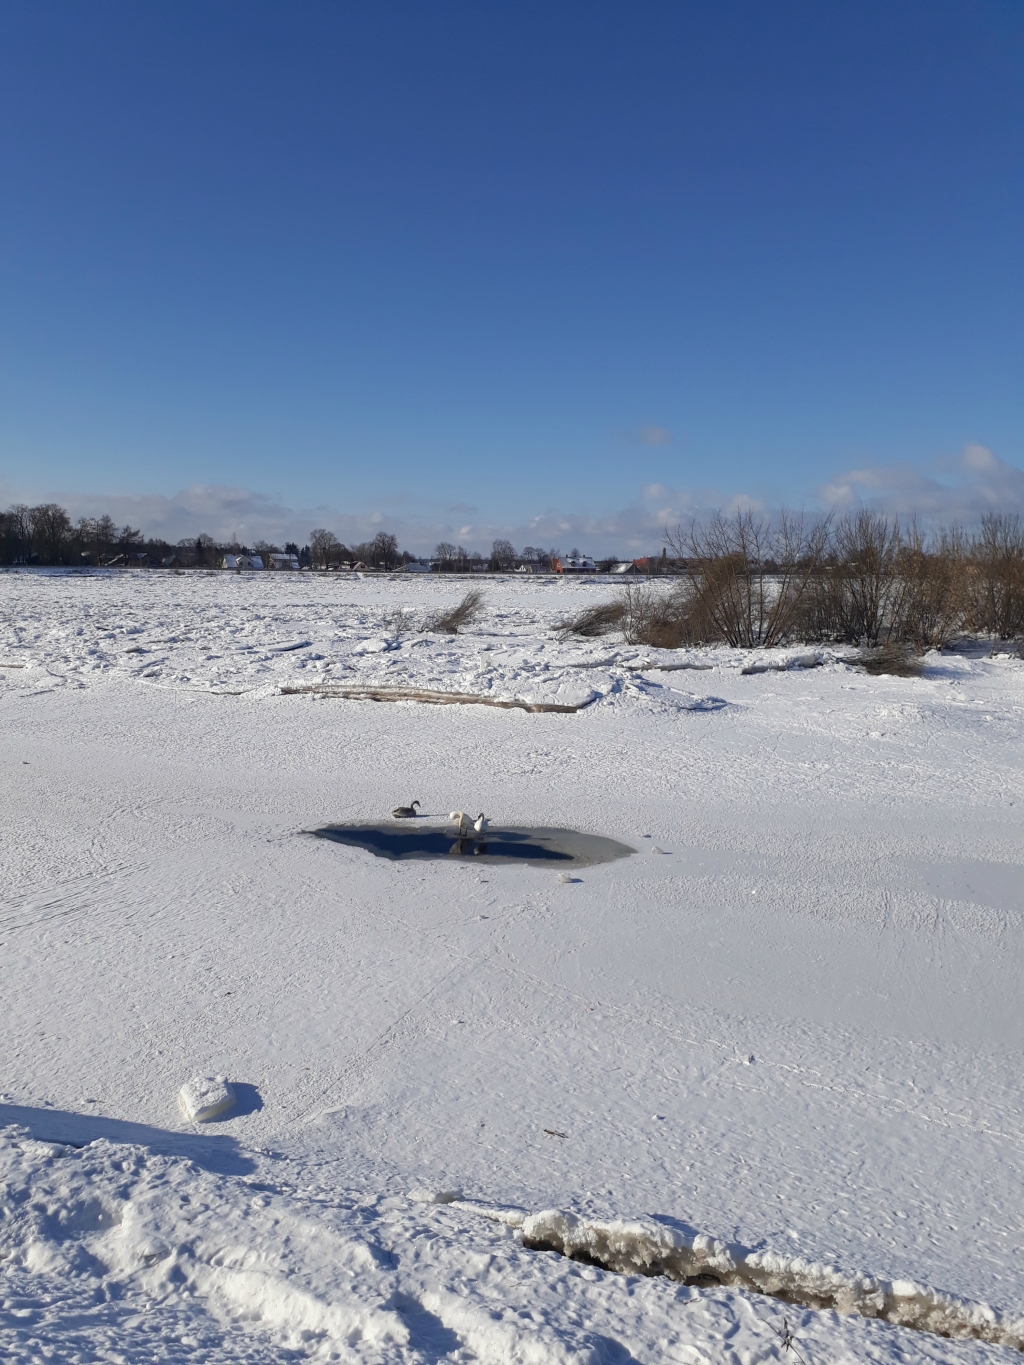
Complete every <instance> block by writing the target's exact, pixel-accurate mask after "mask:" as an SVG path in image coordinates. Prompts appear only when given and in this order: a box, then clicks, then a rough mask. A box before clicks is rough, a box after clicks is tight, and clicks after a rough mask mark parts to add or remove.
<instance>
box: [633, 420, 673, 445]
mask: <svg viewBox="0 0 1024 1365" xmlns="http://www.w3.org/2000/svg"><path fill="white" fill-rule="evenodd" d="M637 440H638V441H639V442H640V444H641V445H643V446H667V445H671V444H672V433H671V432H670V431H669V429H668V427H658V426H653V425H650V426H645V427H641V428H640V430H639V431H638V432H637Z"/></svg>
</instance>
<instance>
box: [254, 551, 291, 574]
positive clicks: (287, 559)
mask: <svg viewBox="0 0 1024 1365" xmlns="http://www.w3.org/2000/svg"><path fill="white" fill-rule="evenodd" d="M267 560H268V561H269V562H268V565H267V567H268V568H270V569H289V570H293V571H294V572H296V573H297V572H298V570H299V556H298V555H281V554H270V555H267ZM261 567H262V565H261Z"/></svg>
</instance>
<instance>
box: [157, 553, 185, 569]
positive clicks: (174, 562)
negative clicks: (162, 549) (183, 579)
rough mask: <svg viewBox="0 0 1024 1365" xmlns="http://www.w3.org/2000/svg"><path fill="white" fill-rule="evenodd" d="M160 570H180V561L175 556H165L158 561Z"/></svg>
mask: <svg viewBox="0 0 1024 1365" xmlns="http://www.w3.org/2000/svg"><path fill="white" fill-rule="evenodd" d="M160 567H161V569H180V568H181V560H180V559H179V558H178V556H177V555H165V556H164V558H163V559H161V561H160Z"/></svg>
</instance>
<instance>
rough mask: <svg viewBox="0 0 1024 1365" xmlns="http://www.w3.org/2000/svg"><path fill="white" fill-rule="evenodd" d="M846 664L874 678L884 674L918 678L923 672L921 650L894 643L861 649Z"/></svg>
mask: <svg viewBox="0 0 1024 1365" xmlns="http://www.w3.org/2000/svg"><path fill="white" fill-rule="evenodd" d="M847 662H849V663H851V664H853V666H854V667H855V668H859V669H861V670H862V671H863V672H864V673H871V674H872V675H874V676H875V677H879V676H881V675H883V674H885V675H888V676H890V677H894V678H918V677H920V675H921V673H922V672H923V671H924V661H923V659H922V657H921V650H920V649H919V648H917V647H916V646H915V645H910V644H901V643H900V644H898V643H895V642H889V643H886V644H884V645H877V646H875V648H873V649H863V650H861V652H860V653H859V654H855V655H854V656H853V658H852V659H849V660H848V661H847Z"/></svg>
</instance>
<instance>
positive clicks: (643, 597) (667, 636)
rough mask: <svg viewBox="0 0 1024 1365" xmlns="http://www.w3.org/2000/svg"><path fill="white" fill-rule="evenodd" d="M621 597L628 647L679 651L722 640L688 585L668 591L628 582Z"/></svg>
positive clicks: (677, 586) (682, 584)
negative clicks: (642, 646)
mask: <svg viewBox="0 0 1024 1365" xmlns="http://www.w3.org/2000/svg"><path fill="white" fill-rule="evenodd" d="M623 598H624V602H623V605H624V608H625V611H624V615H623V628H622V629H623V635H624V637H625V639H626V642H627V644H631V645H650V646H651V647H652V648H655V649H681V648H682V647H683V646H684V645H695V644H708V643H711V642H712V641H715V640H719V639H721V636H720V635H719V634H718V632H717V627H716V625H715V623H714V621H713V620H712V619H711V618H710V617H709V616H708V614H707V613H706V612H705V611H704V609H703V604H702V603H701V601H700V600H699V599H696V598H695V595H694V593H693V592H692V590H691V586H690V585H689V584H688V583H685V582H684V583H679V584H677V585H675V586H673V587H672V588H670V589H669V590H668V591H664V590H659V589H658V588H655V587H653V586H652V585H650V584H647V583H630V584H629V585H628V586H627V588H626V590H625V592H624V594H623Z"/></svg>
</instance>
